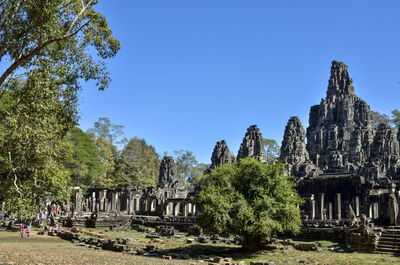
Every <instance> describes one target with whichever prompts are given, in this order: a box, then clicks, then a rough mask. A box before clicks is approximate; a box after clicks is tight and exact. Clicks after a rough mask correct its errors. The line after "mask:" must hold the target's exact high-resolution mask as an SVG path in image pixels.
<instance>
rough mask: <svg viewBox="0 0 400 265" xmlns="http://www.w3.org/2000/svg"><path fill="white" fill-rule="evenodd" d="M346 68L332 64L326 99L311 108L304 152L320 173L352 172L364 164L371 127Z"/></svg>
mask: <svg viewBox="0 0 400 265" xmlns="http://www.w3.org/2000/svg"><path fill="white" fill-rule="evenodd" d="M352 82H353V80H352V79H351V78H350V77H349V73H348V68H347V66H346V65H345V64H344V63H342V62H338V61H333V62H332V68H331V77H330V79H329V85H328V90H327V93H326V98H325V99H323V100H322V101H321V104H319V105H316V106H313V107H311V110H310V119H309V127H308V129H307V150H308V153H309V155H310V159H311V160H312V161H313V163H314V164H315V165H316V166H317V167H319V168H320V169H322V170H330V171H333V172H337V173H339V172H350V171H356V170H358V169H359V168H360V167H362V166H364V164H365V163H366V162H367V161H368V157H369V154H370V148H371V144H372V141H373V135H374V128H373V122H372V119H371V114H370V108H369V106H368V104H367V103H365V102H364V101H363V100H361V99H360V98H358V97H357V96H356V95H355V94H354V87H353V85H352Z"/></svg>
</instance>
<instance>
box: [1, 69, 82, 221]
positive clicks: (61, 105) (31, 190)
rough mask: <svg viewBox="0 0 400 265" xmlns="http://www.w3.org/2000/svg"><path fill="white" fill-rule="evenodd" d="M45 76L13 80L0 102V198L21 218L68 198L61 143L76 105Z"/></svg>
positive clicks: (38, 71)
mask: <svg viewBox="0 0 400 265" xmlns="http://www.w3.org/2000/svg"><path fill="white" fill-rule="evenodd" d="M49 75H50V74H49V70H47V69H46V68H39V69H35V70H32V71H30V72H29V74H28V76H27V79H26V80H13V82H10V83H9V85H8V88H7V93H6V94H5V95H6V96H5V97H3V98H2V102H1V103H2V104H1V105H2V112H1V115H0V116H1V120H2V121H3V122H2V125H1V127H0V135H1V136H0V138H1V146H2V148H1V149H0V169H1V176H2V178H1V179H0V193H1V194H2V195H3V198H4V199H5V202H6V203H7V207H8V209H9V210H11V211H12V212H17V213H18V214H19V215H21V216H31V215H32V214H33V213H34V211H35V209H36V207H37V206H38V204H39V203H40V201H42V200H44V199H45V198H46V197H47V196H51V197H53V198H56V199H65V198H66V195H67V194H68V188H67V183H68V181H69V174H68V171H67V170H66V169H65V168H64V167H63V163H62V160H63V159H62V155H61V154H62V151H63V150H65V146H64V143H63V142H62V141H61V140H62V139H63V137H64V136H65V134H66V132H67V131H69V129H70V128H71V127H72V126H74V125H75V115H76V108H75V106H76V105H75V104H73V102H74V97H69V96H68V93H67V92H66V91H64V90H62V89H59V85H58V83H57V82H56V80H53V79H51V78H49Z"/></svg>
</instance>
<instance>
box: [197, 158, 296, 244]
mask: <svg viewBox="0 0 400 265" xmlns="http://www.w3.org/2000/svg"><path fill="white" fill-rule="evenodd" d="M200 184H201V191H200V192H199V193H198V194H197V198H196V202H197V204H198V205H199V207H200V208H199V210H200V215H199V217H198V219H197V221H198V223H199V225H200V226H201V227H202V228H203V229H204V231H205V232H206V233H209V234H219V235H237V236H240V237H241V238H242V240H243V241H242V242H243V247H244V249H245V250H253V249H257V248H260V247H262V245H261V242H263V240H265V238H266V237H272V236H276V235H277V234H278V233H283V232H292V233H296V232H298V231H299V229H300V224H301V219H300V211H299V209H298V207H297V206H298V205H299V204H301V203H302V199H301V198H300V196H299V195H298V194H297V191H296V190H295V188H294V183H293V182H292V181H291V180H290V179H289V177H287V176H285V175H283V173H282V165H281V164H275V165H268V164H263V163H261V162H259V161H257V160H255V159H251V158H244V159H240V160H239V161H238V162H237V163H234V164H225V165H223V166H220V167H217V168H216V169H214V170H213V171H212V172H211V173H210V174H208V175H205V176H204V177H203V178H202V179H201V181H200Z"/></svg>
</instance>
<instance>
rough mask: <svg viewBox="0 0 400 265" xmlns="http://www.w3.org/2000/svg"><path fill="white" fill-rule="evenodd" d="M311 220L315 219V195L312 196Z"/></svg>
mask: <svg viewBox="0 0 400 265" xmlns="http://www.w3.org/2000/svg"><path fill="white" fill-rule="evenodd" d="M310 206H311V207H310V219H315V200H314V194H313V195H311V199H310Z"/></svg>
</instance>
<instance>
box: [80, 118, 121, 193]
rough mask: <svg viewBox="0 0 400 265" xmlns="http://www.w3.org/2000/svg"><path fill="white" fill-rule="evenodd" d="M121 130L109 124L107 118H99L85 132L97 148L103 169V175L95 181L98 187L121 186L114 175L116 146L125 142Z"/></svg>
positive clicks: (117, 153) (116, 154)
mask: <svg viewBox="0 0 400 265" xmlns="http://www.w3.org/2000/svg"><path fill="white" fill-rule="evenodd" d="M123 128H124V126H123V125H119V124H114V123H111V121H110V119H109V118H107V117H101V118H99V119H98V120H97V121H96V122H95V123H94V127H93V128H91V129H89V130H87V133H88V134H89V135H90V137H91V138H92V139H93V141H94V143H95V145H96V147H97V152H98V154H99V156H100V160H101V163H102V165H103V168H104V172H103V174H102V175H101V177H100V178H99V180H98V181H97V186H99V187H105V188H109V187H115V186H118V185H121V183H120V182H121V178H120V177H118V176H117V175H116V161H117V160H118V159H119V156H120V151H119V150H118V146H120V145H121V144H123V143H125V142H126V138H125V137H123V135H124V131H123Z"/></svg>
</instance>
